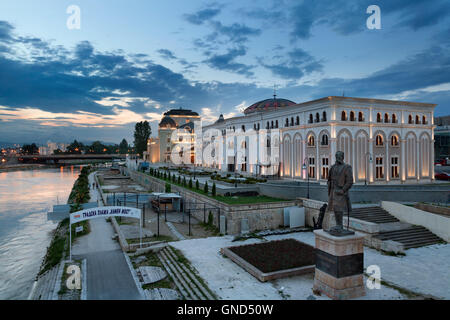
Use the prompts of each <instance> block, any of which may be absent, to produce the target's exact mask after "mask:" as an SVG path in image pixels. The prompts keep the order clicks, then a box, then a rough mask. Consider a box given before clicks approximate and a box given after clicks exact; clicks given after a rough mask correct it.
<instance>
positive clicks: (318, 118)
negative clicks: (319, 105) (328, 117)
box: [316, 112, 320, 122]
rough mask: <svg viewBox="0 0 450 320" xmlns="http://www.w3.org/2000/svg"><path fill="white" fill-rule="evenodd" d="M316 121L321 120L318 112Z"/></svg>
mask: <svg viewBox="0 0 450 320" xmlns="http://www.w3.org/2000/svg"><path fill="white" fill-rule="evenodd" d="M316 122H320V116H319V113H318V112H317V113H316Z"/></svg>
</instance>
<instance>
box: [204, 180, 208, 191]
mask: <svg viewBox="0 0 450 320" xmlns="http://www.w3.org/2000/svg"><path fill="white" fill-rule="evenodd" d="M203 191H204V192H205V193H206V194H208V181H206V182H205V187H204V188H203Z"/></svg>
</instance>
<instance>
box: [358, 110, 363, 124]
mask: <svg viewBox="0 0 450 320" xmlns="http://www.w3.org/2000/svg"><path fill="white" fill-rule="evenodd" d="M358 121H360V122H362V121H364V114H363V113H362V112H359V113H358Z"/></svg>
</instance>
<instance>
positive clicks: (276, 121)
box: [275, 120, 278, 128]
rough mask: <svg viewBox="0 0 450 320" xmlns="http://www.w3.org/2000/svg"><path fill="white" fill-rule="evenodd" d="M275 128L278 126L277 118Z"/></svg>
mask: <svg viewBox="0 0 450 320" xmlns="http://www.w3.org/2000/svg"><path fill="white" fill-rule="evenodd" d="M275 128H278V120H275Z"/></svg>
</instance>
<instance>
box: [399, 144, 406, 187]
mask: <svg viewBox="0 0 450 320" xmlns="http://www.w3.org/2000/svg"><path fill="white" fill-rule="evenodd" d="M400 148H401V158H402V159H401V168H400V174H401V181H402V182H405V180H406V159H405V158H406V156H405V148H406V139H400Z"/></svg>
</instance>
